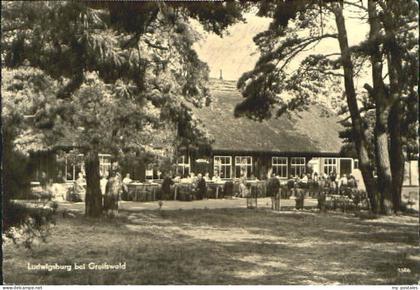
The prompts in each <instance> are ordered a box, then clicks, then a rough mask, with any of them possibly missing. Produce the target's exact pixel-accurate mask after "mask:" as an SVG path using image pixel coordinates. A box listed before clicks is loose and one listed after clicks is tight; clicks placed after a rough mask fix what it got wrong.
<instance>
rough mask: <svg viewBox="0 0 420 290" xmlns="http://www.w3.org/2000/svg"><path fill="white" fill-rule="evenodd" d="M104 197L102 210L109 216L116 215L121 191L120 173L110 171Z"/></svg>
mask: <svg viewBox="0 0 420 290" xmlns="http://www.w3.org/2000/svg"><path fill="white" fill-rule="evenodd" d="M105 192H106V193H105V199H104V210H105V212H106V213H107V214H109V215H110V216H115V215H118V199H119V196H120V194H121V192H122V181H121V175H120V174H119V173H118V172H117V173H115V172H111V174H110V178H109V180H108V183H107V186H106V191H105Z"/></svg>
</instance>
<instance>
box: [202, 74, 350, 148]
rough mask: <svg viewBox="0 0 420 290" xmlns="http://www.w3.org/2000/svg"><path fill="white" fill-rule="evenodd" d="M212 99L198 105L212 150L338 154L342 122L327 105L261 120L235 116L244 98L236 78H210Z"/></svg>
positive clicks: (340, 144)
mask: <svg viewBox="0 0 420 290" xmlns="http://www.w3.org/2000/svg"><path fill="white" fill-rule="evenodd" d="M210 84H211V86H210V88H211V94H212V95H213V102H212V104H211V105H210V107H204V108H201V109H195V113H196V114H197V116H198V117H199V119H201V120H202V121H203V122H204V124H205V126H206V127H207V129H208V130H209V132H210V134H211V135H212V136H213V138H214V140H215V141H214V143H213V144H212V148H213V150H216V151H218V150H223V151H227V150H232V151H244V152H246V151H247V152H277V153H309V154H313V153H317V154H323V153H327V154H339V152H340V149H341V146H342V140H341V139H340V138H339V136H338V133H339V131H340V130H342V129H343V128H342V126H341V125H340V124H339V123H338V118H337V116H336V115H335V114H334V113H331V112H330V111H328V110H327V109H326V108H324V107H322V106H320V105H313V106H311V107H310V108H309V110H308V111H301V112H296V113H292V114H291V115H290V116H287V115H282V116H281V117H280V118H278V119H276V118H272V119H270V120H266V121H262V122H258V121H254V120H251V119H248V118H246V117H242V118H235V116H234V114H233V111H234V109H235V106H236V105H237V104H238V103H240V102H241V101H242V100H243V97H242V95H241V94H240V92H239V91H238V90H237V89H236V82H234V81H226V80H217V79H212V80H211V83H210Z"/></svg>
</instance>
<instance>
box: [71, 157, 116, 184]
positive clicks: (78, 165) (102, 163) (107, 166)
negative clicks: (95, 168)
mask: <svg viewBox="0 0 420 290" xmlns="http://www.w3.org/2000/svg"><path fill="white" fill-rule="evenodd" d="M98 157H99V173H100V175H101V176H106V177H108V173H109V171H110V170H111V155H110V154H98ZM79 172H82V173H83V175H86V173H85V163H84V161H83V154H78V155H77V156H74V155H70V154H69V155H67V156H66V169H65V174H66V180H67V181H75V180H76V179H77V177H78V175H79Z"/></svg>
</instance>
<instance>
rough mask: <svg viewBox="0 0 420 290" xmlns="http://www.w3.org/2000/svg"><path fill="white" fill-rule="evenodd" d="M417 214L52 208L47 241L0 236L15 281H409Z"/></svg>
mask: <svg viewBox="0 0 420 290" xmlns="http://www.w3.org/2000/svg"><path fill="white" fill-rule="evenodd" d="M417 222H418V220H417V218H414V217H407V216H399V217H382V218H380V219H375V220H361V219H359V218H356V217H354V216H353V215H345V214H336V213H328V214H319V213H315V212H311V211H306V212H295V211H288V212H280V213H278V212H272V211H269V210H262V209H258V210H249V209H212V210H206V209H201V210H199V209H196V210H173V211H158V210H145V211H140V212H128V211H127V212H122V213H121V214H120V216H119V217H118V218H117V219H102V220H90V219H86V218H84V217H83V216H80V215H78V216H76V217H75V218H63V217H60V218H58V220H57V225H56V226H55V227H54V229H53V230H52V235H51V237H50V238H49V240H48V243H47V244H43V243H41V244H38V245H36V246H35V247H34V249H33V250H32V251H28V250H25V249H23V248H17V247H16V246H14V245H12V244H10V243H6V244H5V245H4V248H3V249H4V253H3V254H4V257H3V261H4V267H3V275H4V281H5V283H13V284H14V283H16V284H283V285H284V284H413V283H417V282H418V281H419V276H418V273H420V265H419V263H420V257H419V251H418V227H417ZM28 262H29V263H32V264H36V263H58V264H73V263H74V262H76V263H78V264H81V263H89V262H95V263H98V264H100V263H103V262H107V263H109V264H118V263H119V262H126V265H127V269H126V270H103V271H97V270H85V271H70V272H66V271H52V272H48V271H45V270H44V271H29V270H28V269H27V263H28Z"/></svg>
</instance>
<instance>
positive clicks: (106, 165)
mask: <svg viewBox="0 0 420 290" xmlns="http://www.w3.org/2000/svg"><path fill="white" fill-rule="evenodd" d="M98 155H99V173H100V175H101V176H105V177H108V174H109V171H110V170H111V155H109V154H98Z"/></svg>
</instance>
